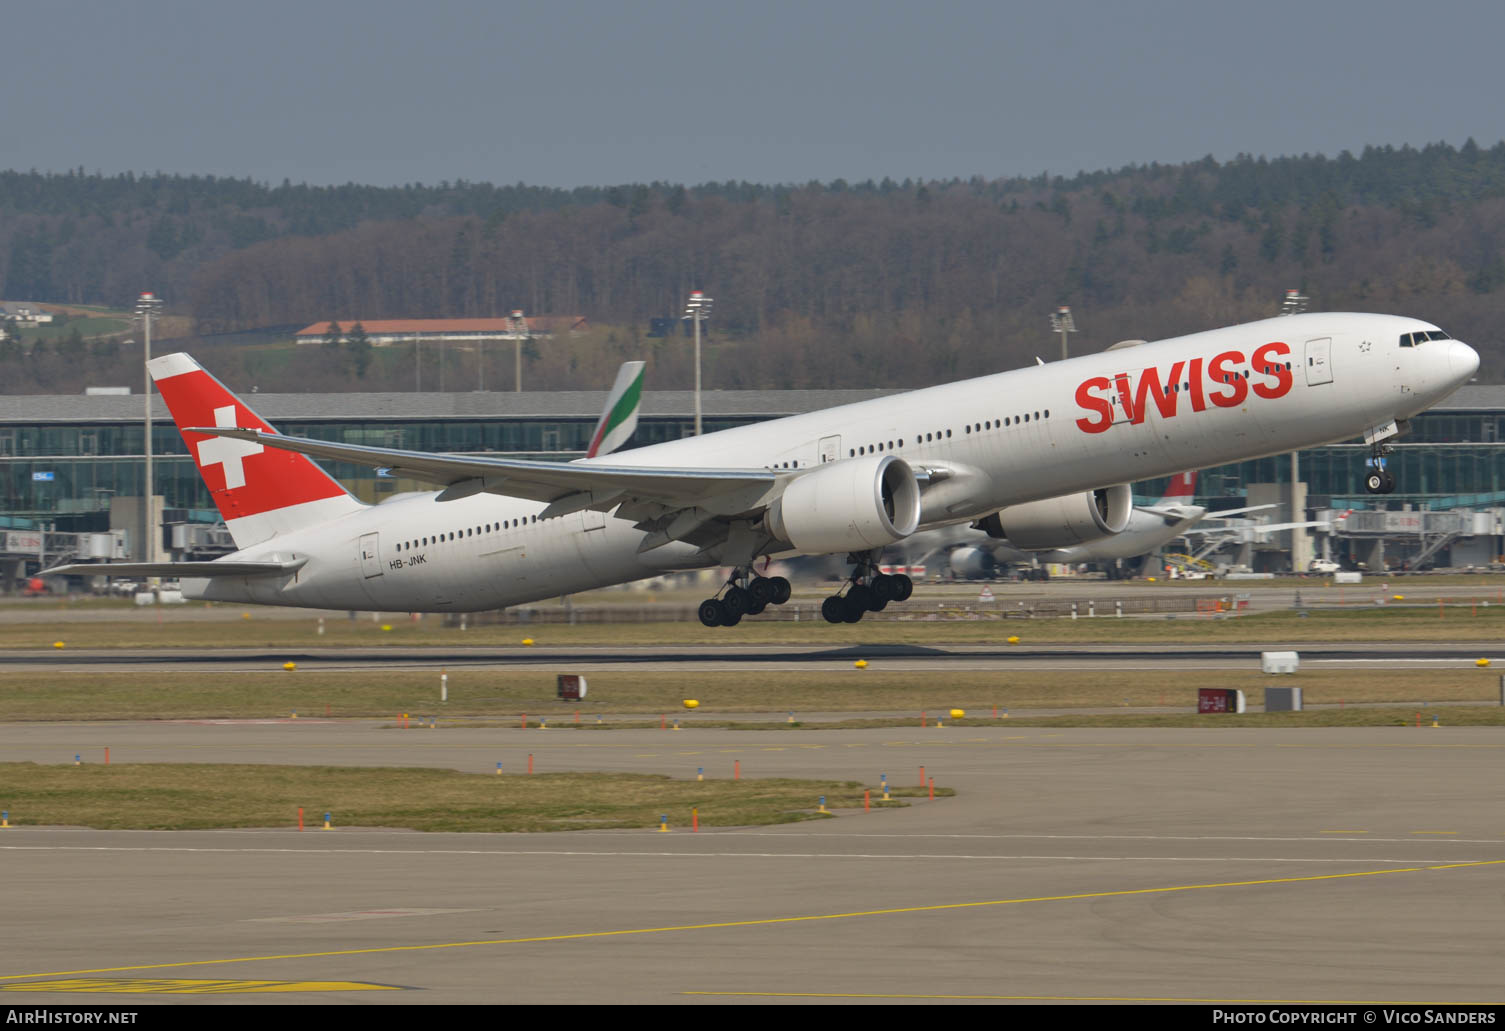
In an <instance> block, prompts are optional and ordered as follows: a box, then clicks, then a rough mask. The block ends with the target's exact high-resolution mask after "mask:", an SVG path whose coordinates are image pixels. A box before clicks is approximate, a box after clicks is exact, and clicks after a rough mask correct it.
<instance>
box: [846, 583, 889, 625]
mask: <svg viewBox="0 0 1505 1031" xmlns="http://www.w3.org/2000/svg"><path fill="white" fill-rule="evenodd" d="M877 602H878V595H877V594H876V593H875V592H874V591H873V589H872V588H871V587H864V586H863V585H862V584H853V585H852V589H851V590H850V591H848V592H847V604H848V605H849V606H850V605H855V606H857V608H858V610H859V611H861V612H875V611H877V610H876V609H874V608H873V606H874V605H875V604H877ZM884 604H887V602H884ZM859 618H860V617H859Z"/></svg>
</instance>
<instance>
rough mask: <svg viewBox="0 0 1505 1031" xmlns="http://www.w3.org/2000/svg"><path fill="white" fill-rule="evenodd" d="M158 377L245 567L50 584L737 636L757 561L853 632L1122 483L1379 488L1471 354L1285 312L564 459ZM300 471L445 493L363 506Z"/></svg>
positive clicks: (1067, 541) (201, 376)
mask: <svg viewBox="0 0 1505 1031" xmlns="http://www.w3.org/2000/svg"><path fill="white" fill-rule="evenodd" d="M149 365H150V370H151V375H152V378H153V379H154V380H155V382H156V385H157V388H158V389H159V390H160V391H161V392H162V396H163V398H164V399H165V400H166V402H167V406H168V408H169V409H170V410H171V412H172V416H173V419H174V420H175V421H176V422H177V424H178V427H179V429H180V430H181V431H182V433H183V439H184V441H185V442H186V443H187V445H188V450H189V452H190V453H191V454H192V455H193V457H194V460H195V461H196V462H197V464H198V468H199V471H200V473H201V474H202V475H203V477H204V481H205V483H206V484H207V486H208V488H209V491H210V493H211V494H212V495H213V497H214V500H215V503H216V504H217V505H218V506H219V510H220V512H221V514H222V515H223V516H224V518H225V523H226V526H227V527H228V528H229V531H230V533H231V535H232V536H233V538H234V540H235V544H236V546H237V548H238V549H239V550H238V551H236V552H235V553H233V554H231V555H228V556H226V557H224V558H222V559H216V560H214V561H212V562H169V563H122V564H118V565H110V566H95V565H73V566H67V567H63V568H61V569H58V570H54V572H70V573H80V574H99V573H103V572H108V573H110V574H113V575H121V576H178V577H181V578H183V593H184V595H185V596H186V597H190V598H204V599H210V600H223V601H234V602H238V603H239V602H253V603H262V604H269V605H300V606H309V607H314V608H331V609H386V610H390V611H414V612H418V611H422V612H459V611H466V610H476V609H494V608H500V607H502V606H506V605H515V604H518V603H522V602H529V601H535V600H539V599H542V598H548V597H554V596H557V595H560V594H566V593H571V592H576V591H583V590H589V589H591V588H596V587H603V586H606V585H608V584H618V583H624V582H627V581H630V580H637V579H640V578H643V577H649V576H656V575H659V574H661V573H664V572H667V571H671V570H678V569H695V568H704V567H712V566H729V567H731V568H732V570H733V573H732V576H731V578H730V579H729V580H728V581H727V583H726V585H725V587H724V588H723V589H722V590H720V591H718V592H717V596H716V597H713V598H710V599H707V600H706V601H705V602H704V603H702V604H701V606H700V618H701V620H702V622H704V623H705V624H706V625H708V626H710V625H718V624H719V625H727V626H730V625H734V624H735V623H737V622H738V620H740V619H741V618H742V616H743V615H744V614H746V613H749V612H758V611H761V610H762V608H763V607H765V606H767V605H777V604H781V603H782V602H783V601H785V600H787V598H788V596H789V584H788V582H787V581H786V580H783V579H782V578H780V577H764V576H758V575H756V574H755V571H754V570H755V563H756V562H757V560H759V559H760V558H762V557H765V556H777V555H797V554H805V555H811V554H832V553H836V554H847V555H848V556H849V557H850V560H851V561H852V563H853V564H854V567H855V568H854V570H853V573H852V576H851V578H850V580H849V581H848V585H847V586H846V587H845V593H838V594H836V595H833V596H831V597H830V598H827V599H826V601H825V603H824V605H823V607H822V612H823V614H824V615H825V617H826V618H827V619H828V620H831V621H832V622H843V621H845V622H856V621H858V620H859V619H861V618H862V616H863V614H864V613H865V612H868V611H875V610H877V609H881V608H882V607H883V606H885V605H886V604H887V603H888V602H889V601H890V600H903V599H904V598H906V597H908V595H909V592H910V590H911V585H910V583H909V580H908V578H907V577H905V576H902V575H891V574H883V573H881V572H880V571H879V570H878V568H877V565H876V563H877V558H878V555H879V554H880V553H881V551H882V549H883V548H884V547H886V546H888V545H891V544H894V543H896V542H898V541H902V540H904V539H905V538H906V537H908V536H909V535H910V534H912V533H914V532H915V531H916V530H917V529H922V528H923V529H930V528H935V527H941V526H947V525H952V524H957V523H969V522H970V523H987V524H988V525H992V524H993V523H994V522H996V523H997V526H998V528H999V529H1000V530H1001V531H1002V533H1003V534H1004V535H1005V536H1006V537H1007V538H1008V539H1009V540H1010V541H1012V542H1013V543H1015V544H1016V545H1019V546H1020V547H1023V548H1026V549H1032V550H1033V549H1042V548H1051V547H1068V546H1070V545H1073V544H1078V543H1081V542H1083V541H1088V540H1092V539H1096V538H1102V537H1107V536H1111V535H1113V534H1116V533H1119V532H1121V531H1122V530H1123V529H1124V528H1125V527H1126V526H1127V525H1128V521H1129V515H1130V512H1131V511H1132V509H1133V504H1132V497H1131V494H1130V490H1129V486H1128V485H1129V484H1130V483H1132V482H1133V481H1135V480H1141V479H1148V478H1151V477H1155V476H1167V475H1170V474H1172V473H1175V472H1178V471H1180V470H1183V469H1195V468H1201V467H1206V466H1210V465H1219V464H1223V463H1227V462H1236V461H1241V460H1243V459H1248V458H1255V457H1258V456H1262V455H1269V454H1277V453H1280V452H1285V451H1292V450H1295V449H1298V448H1303V447H1310V446H1313V445H1317V444H1324V443H1329V442H1332V441H1340V440H1347V439H1350V438H1353V437H1356V436H1362V437H1363V438H1364V440H1365V441H1366V442H1367V443H1368V444H1369V445H1370V448H1371V452H1372V455H1373V457H1374V458H1375V459H1376V469H1380V470H1382V469H1383V465H1382V463H1380V462H1379V461H1378V460H1379V459H1380V458H1381V457H1382V456H1383V455H1384V453H1385V452H1386V451H1387V450H1388V445H1387V444H1386V443H1385V441H1387V440H1388V439H1389V438H1391V437H1394V436H1396V435H1397V434H1398V433H1400V432H1402V431H1403V429H1404V427H1405V423H1406V420H1407V419H1409V418H1410V417H1412V416H1414V415H1415V414H1417V413H1418V412H1420V411H1423V410H1424V409H1426V408H1427V407H1429V406H1431V405H1433V404H1435V403H1437V402H1438V401H1440V400H1441V399H1442V398H1444V397H1446V396H1447V395H1448V394H1450V393H1452V392H1453V390H1455V389H1456V388H1457V387H1458V386H1460V385H1461V384H1463V383H1465V382H1467V381H1468V379H1469V377H1470V376H1472V375H1473V373H1474V371H1475V370H1476V369H1477V368H1478V366H1479V356H1478V354H1477V353H1475V351H1474V350H1473V348H1471V347H1469V346H1468V345H1467V344H1464V343H1462V342H1460V341H1457V340H1452V339H1450V338H1449V337H1448V335H1447V334H1446V333H1443V332H1442V331H1441V330H1439V329H1437V328H1436V327H1435V326H1432V325H1429V324H1427V323H1424V322H1421V321H1419V320H1417V319H1411V318H1403V317H1397V316H1390V315H1362V314H1343V313H1325V314H1323V313H1310V314H1303V315H1290V316H1284V317H1281V318H1275V319H1269V320H1265V321H1261V322H1251V323H1248V324H1245V325H1240V326H1232V327H1229V328H1225V329H1216V330H1211V331H1208V332H1204V333H1194V334H1191V335H1189V336H1182V337H1175V338H1172V339H1169V340H1161V341H1157V342H1153V343H1144V344H1139V345H1137V346H1135V347H1132V348H1129V349H1117V350H1109V351H1105V352H1103V353H1100V354H1093V355H1084V356H1082V357H1079V358H1072V359H1069V360H1067V361H1061V362H1054V363H1051V364H1039V365H1035V366H1032V367H1029V368H1024V369H1018V370H1015V371H1013V372H1003V373H998V374H996V375H991V376H983V377H980V378H977V379H971V380H964V381H962V382H959V383H951V384H947V385H944V386H937V387H927V388H925V389H922V390H914V391H910V392H908V393H903V394H896V395H891V396H888V397H882V398H878V399H876V400H871V401H864V402H861V403H859V404H853V405H844V406H842V407H839V408H829V409H826V410H823V411H818V412H810V413H808V414H805V415H795V416H790V417H788V418H784V419H778V420H774V421H771V422H763V423H758V424H756V425H751V426H742V427H737V428H734V429H729V430H722V431H720V432H717V433H709V434H706V435H704V436H699V437H687V438H684V439H681V440H674V441H669V442H667V443H663V444H654V445H651V446H648V447H643V448H637V449H634V450H632V451H630V452H626V453H623V454H617V455H611V456H607V457H596V458H586V459H581V460H579V461H575V462H530V461H522V460H514V459H505V458H488V457H478V456H466V455H444V454H430V453H426V452H419V451H402V450H397V449H390V448H378V447H363V446H358V445H353V444H338V443H331V442H327V441H320V440H307V439H302V438H298V437H288V436H283V435H281V434H278V433H277V432H276V431H274V430H273V429H272V428H271V427H270V426H268V425H267V424H266V422H264V421H263V420H262V419H261V418H260V417H259V416H257V415H256V413H255V412H253V411H252V410H251V409H250V408H249V407H247V406H246V404H245V403H244V402H243V401H242V400H241V399H239V398H237V397H236V396H235V395H233V394H232V393H230V391H229V390H228V389H226V388H225V386H224V385H223V384H221V383H220V382H219V381H218V380H216V379H215V378H214V377H213V376H211V375H210V374H209V373H208V372H207V371H205V370H204V369H203V368H202V367H200V366H199V364H198V363H197V362H195V361H194V360H193V359H192V358H190V357H189V356H188V355H186V354H171V355H165V356H163V357H160V358H154V359H152V361H151V362H150V363H149ZM607 421H608V423H609V421H610V414H609V413H608V420H607ZM603 432H604V433H606V434H607V435H610V433H611V430H610V427H609V425H606V426H603ZM315 458H322V459H328V460H331V461H341V462H354V463H358V464H364V465H368V466H375V467H380V468H387V469H390V470H391V471H392V473H393V474H394V475H400V476H404V477H408V478H411V479H415V480H418V481H421V482H425V483H429V484H433V485H434V486H435V487H437V488H439V489H438V490H437V491H436V492H434V493H428V494H417V495H408V496H404V497H400V498H396V499H393V500H390V501H388V502H386V503H384V504H380V505H374V506H372V505H366V504H363V503H362V502H360V501H358V500H356V499H355V498H354V497H352V496H351V495H350V494H349V493H348V492H347V491H346V490H345V489H344V488H343V487H341V486H340V485H339V483H337V482H336V481H335V480H334V479H332V478H331V477H330V476H329V475H328V474H327V473H325V472H324V471H323V470H322V469H320V468H319V467H318V466H317V465H316V464H314V462H313V461H312V459H315ZM1370 486H1371V488H1372V489H1374V490H1375V491H1376V492H1383V491H1384V490H1385V489H1386V488H1387V487H1389V488H1391V489H1393V487H1394V483H1393V481H1391V480H1389V474H1388V473H1383V474H1382V475H1377V476H1375V477H1374V478H1373V482H1372V483H1371V484H1370Z"/></svg>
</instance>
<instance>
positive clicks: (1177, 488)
mask: <svg viewBox="0 0 1505 1031" xmlns="http://www.w3.org/2000/svg"><path fill="white" fill-rule="evenodd" d="M1196 496H1197V471H1196V470H1195V469H1193V470H1192V471H1191V472H1186V473H1177V474H1176V475H1175V476H1172V477H1171V482H1170V483H1168V484H1166V485H1165V496H1164V497H1162V498H1161V499H1160V501H1159V502H1158V504H1161V505H1175V504H1190V503H1191V502H1192V501H1194V500H1195V499H1196Z"/></svg>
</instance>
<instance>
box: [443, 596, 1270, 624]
mask: <svg viewBox="0 0 1505 1031" xmlns="http://www.w3.org/2000/svg"><path fill="white" fill-rule="evenodd" d="M1246 604H1247V599H1245V598H1238V597H1235V596H1233V595H1191V594H1183V593H1180V592H1177V593H1175V594H1152V595H1140V596H1129V597H1117V598H1109V599H1105V600H1104V601H1101V602H1099V601H1096V600H1080V599H1078V600H1076V601H1072V600H1069V599H1067V600H1062V599H1053V598H1035V599H1030V600H1027V601H1017V602H1011V601H1007V600H998V601H994V602H976V603H970V604H964V605H957V604H944V603H943V604H935V603H930V604H918V603H914V602H908V603H898V602H895V603H891V604H890V605H889V606H888V607H887V608H886V609H884V610H883V611H882V612H869V613H868V614H867V615H865V616H863V617H862V618H863V622H873V621H877V622H922V623H923V622H967V621H987V620H997V621H1005V620H1013V619H1059V618H1065V619H1069V618H1071V617H1072V613H1073V610H1075V613H1076V618H1078V619H1115V618H1123V617H1131V616H1151V615H1157V614H1161V613H1181V612H1188V613H1193V614H1196V615H1200V616H1214V615H1220V614H1225V613H1232V612H1238V611H1241V610H1242V609H1243V608H1244V607H1245V606H1246ZM696 608H697V606H695V605H678V604H663V603H650V604H628V603H623V604H605V605H572V604H565V605H560V604H552V605H518V606H515V607H513V608H509V609H498V610H493V611H490V612H465V613H458V612H452V613H449V614H448V615H446V616H445V617H444V625H445V626H456V627H457V626H461V625H462V624H463V625H466V626H530V625H534V624H538V625H558V624H561V623H564V624H575V623H586V624H589V623H686V622H695V621H696V619H697V618H698V617H697V616H696ZM747 618H748V619H750V620H758V621H762V622H784V623H800V622H812V621H813V622H816V623H819V622H822V619H821V614H820V603H819V602H809V601H801V602H789V603H787V604H785V605H770V606H769V607H768V608H766V609H764V610H763V611H762V612H761V613H760V614H759V615H757V616H749V617H747Z"/></svg>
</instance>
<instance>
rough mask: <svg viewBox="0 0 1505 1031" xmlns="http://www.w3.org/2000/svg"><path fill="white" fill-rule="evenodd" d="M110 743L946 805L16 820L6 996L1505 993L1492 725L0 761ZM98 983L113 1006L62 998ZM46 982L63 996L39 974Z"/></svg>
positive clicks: (206, 733)
mask: <svg viewBox="0 0 1505 1031" xmlns="http://www.w3.org/2000/svg"><path fill="white" fill-rule="evenodd" d="M81 735H85V736H86V739H85V738H81ZM106 738H108V740H109V741H111V742H113V753H114V757H115V758H114V761H116V762H136V761H179V762H182V761H194V762H197V761H217V762H298V763H319V764H335V765H353V766H361V765H374V764H382V765H410V764H411V765H434V766H448V767H454V768H457V769H470V770H475V771H476V772H478V773H482V772H485V771H488V770H490V769H492V768H493V767H494V763H495V762H496V761H499V760H503V759H507V760H512V761H516V760H518V759H521V758H522V756H523V755H524V754H525V753H530V752H531V753H532V754H533V755H534V756H535V761H536V764H537V768H538V769H539V770H540V771H541V772H542V771H552V770H556V769H591V770H630V771H652V772H661V773H668V774H671V775H676V776H687V777H688V776H693V775H694V768H695V767H697V766H703V767H704V768H705V769H706V772H707V775H708V776H727V775H729V774H730V766H731V763H732V762H733V760H739V761H740V762H741V764H742V774H743V776H744V777H764V776H786V775H787V776H796V775H797V776H812V777H842V778H850V779H854V780H861V781H864V782H868V783H873V784H876V783H877V780H878V776H879V774H880V773H887V774H888V775H889V777H890V779H891V780H892V781H893V782H894V783H913V782H915V781H916V780H917V778H918V775H919V774H918V767H919V766H920V765H922V764H923V765H924V766H925V767H926V769H927V772H928V775H930V776H934V777H935V778H936V781H937V783H939V784H943V785H947V786H951V787H955V788H956V789H957V790H958V792H959V794H958V796H957V797H955V798H943V799H938V800H936V801H934V802H930V801H924V800H922V801H920V802H918V803H917V804H915V805H914V806H912V807H910V808H907V809H901V810H885V811H874V812H873V813H870V814H863V813H860V812H849V813H842V814H840V815H839V816H838V817H837V818H835V819H829V820H823V821H812V822H807V823H800V824H793V825H786V826H780V827H775V828H767V829H760V830H745V831H736V830H722V831H716V832H701V833H699V834H691V833H689V832H688V829H687V828H685V827H684V826H683V825H682V824H681V823H680V822H679V821H678V820H677V819H676V820H675V822H674V826H673V830H672V831H671V833H668V834H663V833H656V832H653V831H647V832H640V831H632V832H606V833H602V832H586V833H568V834H554V835H471V834H418V833H411V832H404V831H384V830H378V829H354V828H344V827H339V826H338V816H337V815H336V824H337V827H336V829H335V830H331V831H312V830H311V831H307V832H304V833H302V834H299V833H298V832H297V831H296V830H293V829H291V814H290V820H289V823H290V827H289V828H288V829H281V830H278V829H272V830H253V831H221V832H179V833H159V832H142V831H131V832H127V831H120V832H116V831H88V830H77V829H73V830H69V829H43V828H33V827H12V828H11V829H9V830H4V831H0V862H4V864H5V867H6V869H7V871H8V873H9V878H8V882H9V883H10V884H12V885H24V886H25V890H24V891H21V890H16V891H12V892H11V893H10V895H9V897H8V899H7V904H6V928H7V934H6V935H5V936H4V939H5V940H4V941H3V942H0V989H4V990H5V991H6V993H7V994H6V998H7V1001H11V1000H13V1001H15V1002H41V1001H54V1002H72V1003H78V1002H81V1001H83V1002H88V1001H97V1002H126V1003H138V1002H142V1001H148V1000H147V999H146V998H145V997H144V996H141V995H135V994H130V993H127V992H125V991H123V989H124V988H126V987H130V988H133V989H135V990H154V991H155V992H162V991H192V992H195V994H187V995H178V994H152V995H151V999H150V1001H171V1000H174V999H176V1000H188V1001H193V1002H206V1001H213V1000H229V1001H235V1002H254V1001H261V1000H265V1001H269V1002H282V1003H287V1002H299V1003H308V1002H339V1003H346V1004H352V1003H375V1002H380V1003H395V1002H401V1003H459V1002H470V1003H488V1002H649V1003H672V1002H707V1001H712V1002H715V1001H721V1002H749V1001H780V1000H790V999H794V1000H798V1001H818V1000H821V999H831V1000H833V1001H840V1000H842V999H850V998H854V997H856V998H861V999H869V1000H874V1001H876V1000H879V999H882V1000H892V1001H915V1000H923V1001H936V1000H939V999H946V998H972V999H975V998H991V999H1063V1000H1083V999H1112V1000H1125V999H1167V1000H1170V999H1178V1000H1179V999H1187V1000H1235V999H1238V1000H1260V1001H1275V1002H1289V1001H1297V1000H1303V1001H1339V1000H1344V1001H1355V1000H1357V1001H1394V1002H1445V1001H1457V1002H1492V1001H1493V1002H1497V1001H1499V1000H1500V998H1501V995H1502V991H1501V987H1500V980H1499V975H1498V956H1499V953H1500V949H1501V945H1502V941H1501V934H1502V932H1501V931H1500V927H1501V926H1502V922H1501V913H1500V898H1501V890H1500V885H1501V875H1502V872H1505V783H1502V782H1501V780H1500V778H1499V776H1498V771H1499V768H1500V761H1501V758H1502V755H1501V752H1502V749H1505V743H1502V742H1501V740H1500V738H1499V735H1498V732H1497V731H1495V730H1493V729H1490V728H1441V729H1411V728H1375V729H1341V730H1323V729H1305V730H1303V729H1293V730H1238V729H1208V730H1201V729H1198V730H1164V729H1153V730H1100V729H1098V730H1094V729H1080V730H1078V729H1061V730H1056V729H1043V728H1042V729H1021V728H997V729H995V728H988V729H969V728H960V727H947V728H944V729H936V728H929V729H925V730H921V729H920V728H917V727H916V728H904V729H887V730H859V731H806V732H802V733H801V734H800V735H799V736H798V738H797V740H793V741H792V739H791V738H790V737H788V736H784V735H765V734H754V733H741V732H731V731H715V730H685V731H680V732H672V731H616V732H609V733H594V734H572V733H566V732H561V731H558V730H555V731H548V732H544V731H537V730H533V731H523V730H512V729H507V730H482V729H473V728H472V729H454V730H436V731H421V732H419V731H409V732H399V731H393V730H387V729H382V727H381V725H380V724H379V723H376V722H374V721H373V722H366V721H350V722H343V721H337V722H324V721H308V720H300V721H298V722H297V723H296V724H293V723H288V722H251V721H214V722H186V721H185V722H181V723H143V724H133V723H117V724H45V725H27V726H18V725H7V726H0V751H3V753H4V754H5V756H6V757H7V759H13V760H28V759H29V760H32V761H57V749H58V748H59V746H61V745H63V743H64V741H65V740H85V743H84V744H83V745H80V746H79V747H76V748H71V749H70V750H69V755H70V757H71V753H72V752H74V751H78V750H79V748H83V749H85V750H86V752H87V750H88V749H90V748H93V747H96V746H98V745H99V744H100V743H102V742H103V741H104V740H105V739H106ZM791 741H792V743H791ZM509 768H521V764H520V763H519V764H518V765H517V766H513V765H512V763H511V762H509ZM15 815H16V814H14V813H13V814H12V816H13V817H14V816H15ZM109 979H121V982H120V983H115V982H109V983H105V984H104V987H108V988H111V989H116V990H112V991H109V992H105V993H103V994H89V995H87V996H84V995H79V994H74V993H72V992H70V991H64V990H61V989H63V988H66V987H68V986H70V985H72V986H77V985H79V984H85V985H94V986H96V987H98V986H100V985H101V983H102V982H108V980H109ZM275 982H299V983H301V984H302V985H304V986H305V987H304V988H303V989H302V990H297V991H294V990H292V989H291V988H290V987H289V986H285V985H279V984H277V983H275ZM40 983H46V984H47V985H49V986H50V987H51V988H53V989H55V990H47V991H44V990H39V989H38V988H37V987H27V985H28V984H30V985H38V984H40ZM193 983H197V984H198V986H197V987H194V985H193ZM206 983H207V986H206ZM269 983H271V984H270V986H268V985H269ZM337 983H338V984H340V985H342V987H331V985H335V984H337ZM251 985H257V986H261V987H260V988H259V989H258V990H256V993H255V994H245V993H246V992H248V991H252V988H250V987H247V986H251ZM348 985H367V986H372V987H370V988H367V989H365V990H357V989H354V988H350V987H348ZM175 986H176V987H175ZM215 986H218V987H215ZM237 986H240V987H237ZM11 991H16V992H17V993H16V994H14V995H11V994H9V992H11ZM205 991H210V992H215V993H216V994H209V995H205V994H199V993H202V992H205ZM220 993H223V994H220Z"/></svg>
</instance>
